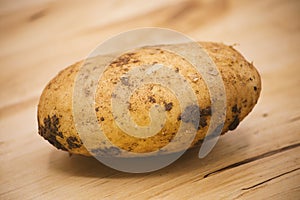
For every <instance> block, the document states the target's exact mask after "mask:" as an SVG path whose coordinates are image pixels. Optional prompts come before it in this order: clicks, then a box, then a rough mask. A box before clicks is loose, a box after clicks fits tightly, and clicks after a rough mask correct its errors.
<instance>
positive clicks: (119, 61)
mask: <svg viewBox="0 0 300 200" xmlns="http://www.w3.org/2000/svg"><path fill="white" fill-rule="evenodd" d="M129 61H130V58H129V57H127V56H126V55H124V56H121V57H120V58H118V59H117V60H115V61H113V62H112V63H111V64H116V65H117V66H122V65H126V64H128V63H129Z"/></svg>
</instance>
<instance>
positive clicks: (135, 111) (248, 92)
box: [38, 42, 261, 157]
mask: <svg viewBox="0 0 300 200" xmlns="http://www.w3.org/2000/svg"><path fill="white" fill-rule="evenodd" d="M200 45H201V46H202V47H203V48H204V49H205V50H206V52H207V53H208V55H209V56H210V57H211V58H212V60H213V61H214V62H215V64H216V66H217V68H218V70H219V72H220V74H221V76H222V79H223V82H224V87H225V91H226V105H227V107H226V120H225V124H224V128H223V130H222V133H225V132H227V131H228V130H234V129H235V128H236V127H237V126H238V125H239V123H240V122H241V121H242V120H243V119H244V118H245V117H246V116H247V115H248V114H249V113H250V112H251V110H252V109H253V107H254V106H255V104H256V103H257V101H258V98H259V95H260V92H261V78H260V75H259V73H258V71H257V70H256V69H255V67H254V66H253V64H252V63H249V62H247V61H246V60H245V58H244V57H243V56H242V55H241V54H240V53H239V52H237V51H236V50H235V49H234V48H233V47H232V46H227V45H224V44H221V43H210V42H200ZM153 63H161V64H164V65H165V66H170V67H171V68H172V69H173V70H175V71H176V72H178V73H180V74H181V75H182V76H184V77H185V78H186V80H187V82H188V83H189V84H190V85H191V87H192V89H193V91H195V93H196V94H197V100H198V106H199V107H195V109H199V112H200V113H201V115H200V116H201V117H200V123H199V129H198V131H197V134H196V137H195V139H194V141H193V143H192V145H191V147H192V146H195V145H197V144H199V142H201V141H202V139H203V138H204V137H205V135H206V133H207V130H208V126H209V123H210V118H211V107H210V106H211V102H210V95H209V91H208V88H207V85H206V83H205V81H204V80H203V78H202V76H201V75H200V74H199V73H197V71H196V70H195V69H194V68H193V66H192V65H191V64H190V63H189V62H187V61H186V60H185V59H183V58H181V57H180V56H178V55H175V54H173V53H170V52H168V51H165V50H163V49H161V48H160V47H159V46H156V47H147V48H141V49H138V50H135V51H132V52H130V53H125V54H123V55H121V56H120V57H118V58H117V59H116V60H115V61H114V62H112V63H111V64H110V66H109V67H108V68H107V70H106V71H105V72H104V74H103V76H102V77H101V78H100V80H99V83H98V89H97V91H96V104H95V111H96V115H97V118H98V121H99V125H100V127H101V129H102V130H103V131H104V133H105V134H106V136H107V137H108V138H109V139H110V141H111V142H112V143H113V144H114V145H116V146H118V147H120V148H122V149H124V150H127V151H130V152H138V153H146V152H152V151H156V150H159V149H160V148H162V147H164V146H165V145H167V144H168V143H169V142H170V141H171V140H172V139H173V138H174V135H175V134H176V132H177V131H178V127H179V125H180V123H181V121H182V120H184V119H182V116H184V113H183V112H182V111H181V110H180V106H179V102H178V100H177V99H176V97H175V96H174V94H173V93H172V92H171V91H169V90H168V89H167V88H163V87H162V86H159V85H155V84H150V85H145V86H143V87H141V88H139V89H138V90H136V91H135V92H134V93H133V94H132V97H131V98H130V108H129V111H130V114H131V117H132V119H133V120H134V121H135V122H136V123H137V124H138V125H141V126H142V125H144V126H146V125H147V124H149V122H150V119H149V116H148V114H149V109H150V107H151V105H153V104H154V103H156V104H160V105H161V106H163V107H165V110H166V123H165V126H164V127H163V128H162V130H161V131H160V132H159V133H158V134H156V135H155V136H152V137H149V138H146V139H143V138H136V137H133V136H130V135H128V134H126V133H124V132H123V131H122V130H121V129H120V128H119V127H118V126H117V125H116V124H115V122H114V117H113V115H112V111H111V97H112V94H113V90H114V87H115V85H116V83H117V82H119V81H120V78H121V76H122V75H123V74H124V73H126V72H127V71H128V70H130V69H132V68H134V67H137V66H140V65H143V64H153ZM81 64H82V61H81V62H78V63H75V64H73V65H71V66H69V67H68V68H66V69H64V70H63V71H61V72H60V73H59V74H58V75H57V76H56V77H55V78H54V79H52V80H51V81H50V82H49V83H48V85H47V86H46V87H45V89H44V91H43V93H42V95H41V97H40V102H39V105H38V124H39V134H40V135H41V136H42V137H44V138H45V139H46V140H48V141H49V142H50V143H51V144H52V145H54V146H55V147H57V148H58V149H62V150H65V151H68V152H70V153H74V154H81V155H86V156H90V155H91V154H90V153H89V152H88V151H87V149H86V148H85V147H84V146H83V143H82V141H81V139H80V137H79V135H78V133H77V131H76V128H75V124H74V119H73V110H72V96H73V90H74V80H75V78H76V75H77V73H78V71H79V69H80V66H81ZM191 74H192V76H191ZM181 140H183V139H182V138H179V139H178V141H174V142H177V143H176V144H178V145H177V146H175V148H173V149H169V150H168V152H162V153H171V152H176V151H179V150H182V149H181V142H180V141H181ZM92 152H93V153H99V152H100V153H103V154H107V155H115V156H119V157H126V155H123V154H122V153H121V152H119V151H118V150H116V148H112V147H111V146H109V145H108V144H105V143H104V144H99V145H97V146H95V149H94V151H92Z"/></svg>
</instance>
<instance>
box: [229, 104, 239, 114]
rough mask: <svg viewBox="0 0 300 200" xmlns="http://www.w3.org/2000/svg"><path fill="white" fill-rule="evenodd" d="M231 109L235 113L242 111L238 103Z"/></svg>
mask: <svg viewBox="0 0 300 200" xmlns="http://www.w3.org/2000/svg"><path fill="white" fill-rule="evenodd" d="M231 111H232V112H233V113H241V108H238V106H237V104H235V105H234V106H233V107H232V108H231Z"/></svg>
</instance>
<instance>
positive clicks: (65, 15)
mask: <svg viewBox="0 0 300 200" xmlns="http://www.w3.org/2000/svg"><path fill="white" fill-rule="evenodd" d="M299 19H300V1H297V0H288V1H281V0H266V1H246V0H242V1H237V0H236V1H234V0H231V1H227V0H199V1H197V0H194V1H192V0H191V1H189V0H184V1H182V0H174V1H171V0H167V1H159V0H152V1H138V0H131V1H120V0H114V1H96V0H95V1H94V0H93V1H88V3H87V2H85V1H79V0H76V1H71V0H66V1H58V0H42V1H34V0H26V1H22V2H21V3H20V2H18V3H17V2H13V1H9V0H0V29H1V32H0V47H1V48H0V67H1V73H0V91H1V92H0V136H1V138H0V147H1V150H0V156H1V157H0V158H1V165H0V199H54V198H55V199H299V196H300V187H299V185H300V93H299V88H298V87H299V85H300V76H299V73H300V68H299V63H300V57H299V52H300V23H299ZM141 26H158V27H166V28H172V29H175V30H178V31H181V32H183V33H185V34H187V35H189V36H191V37H193V38H195V39H197V40H203V41H217V42H224V43H226V44H238V45H237V46H236V48H237V49H239V50H240V51H241V52H242V53H243V55H245V57H246V58H247V59H248V60H250V61H253V62H254V64H255V66H257V68H258V70H259V71H260V72H261V75H262V81H263V91H262V95H261V98H260V100H259V102H258V104H257V106H256V107H255V109H254V110H253V112H252V113H251V114H250V115H249V117H247V118H246V119H245V121H243V123H242V124H241V125H240V126H239V128H238V129H237V130H235V131H233V132H231V133H228V134H226V135H224V136H222V137H221V138H220V140H219V141H218V144H217V145H216V146H215V148H214V149H213V151H212V152H211V153H210V154H209V155H208V156H207V157H205V158H204V159H201V160H200V159H198V157H197V153H198V149H192V150H190V151H188V152H187V153H185V154H184V155H183V156H182V157H181V158H180V159H179V160H177V161H176V162H175V163H173V164H172V165H170V166H168V167H166V168H164V169H162V170H159V171H156V172H153V173H148V174H127V173H122V172H118V171H115V170H113V169H110V168H108V167H106V166H104V165H102V164H100V163H99V162H98V161H97V160H95V159H93V158H86V157H82V156H75V155H74V156H71V157H69V155H68V154H67V153H65V152H62V151H58V150H56V149H55V148H53V147H52V146H50V145H49V144H48V143H47V142H46V141H44V140H43V139H42V138H41V137H40V136H38V134H37V122H36V106H37V103H38V98H39V95H40V94H41V91H42V89H43V87H44V86H45V85H46V83H47V82H48V81H49V80H50V79H51V78H52V77H53V76H55V75H56V74H57V73H58V72H59V71H60V70H61V69H63V68H64V67H65V66H68V65H69V64H72V63H74V62H76V61H78V60H81V59H82V58H84V57H85V56H86V55H87V54H88V53H89V52H90V51H91V50H92V49H93V48H94V47H95V46H96V45H97V44H99V43H100V42H102V41H104V40H105V39H107V38H109V37H111V36H112V35H115V34H117V33H119V32H122V31H126V30H130V29H132V28H136V27H141Z"/></svg>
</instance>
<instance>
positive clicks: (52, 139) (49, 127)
mask: <svg viewBox="0 0 300 200" xmlns="http://www.w3.org/2000/svg"><path fill="white" fill-rule="evenodd" d="M43 122H44V125H42V124H41V123H40V120H39V117H38V124H39V127H38V128H39V129H38V132H39V134H40V135H41V136H42V137H43V138H45V139H46V140H48V142H49V143H50V144H52V145H53V146H55V147H56V148H58V149H62V150H65V151H66V150H67V149H66V148H65V147H64V146H63V145H62V144H61V143H60V142H59V141H58V140H57V139H56V137H57V136H58V137H61V138H63V137H64V136H63V134H62V132H60V131H59V130H58V129H59V127H60V126H59V118H58V117H57V116H56V115H53V116H52V117H50V116H49V115H48V116H47V117H46V118H44V120H43Z"/></svg>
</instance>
